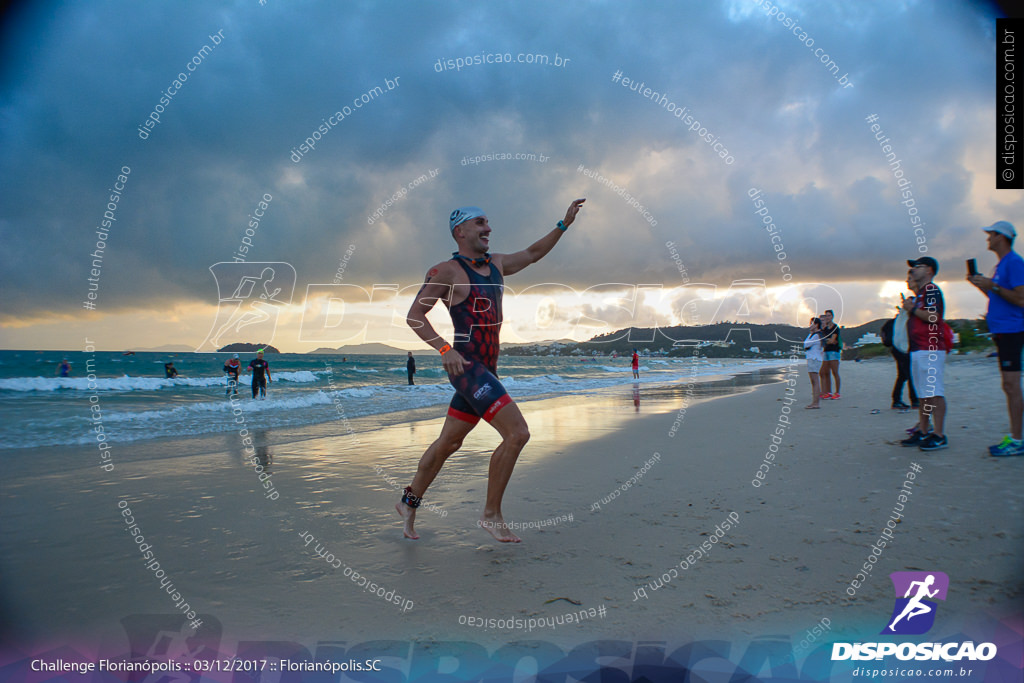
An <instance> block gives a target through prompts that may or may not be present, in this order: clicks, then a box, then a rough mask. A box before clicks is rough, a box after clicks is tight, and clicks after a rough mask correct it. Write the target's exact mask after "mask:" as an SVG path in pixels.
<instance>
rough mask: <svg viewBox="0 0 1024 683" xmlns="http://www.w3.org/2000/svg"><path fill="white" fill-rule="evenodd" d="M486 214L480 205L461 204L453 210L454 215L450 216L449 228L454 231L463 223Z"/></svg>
mask: <svg viewBox="0 0 1024 683" xmlns="http://www.w3.org/2000/svg"><path fill="white" fill-rule="evenodd" d="M486 215H487V214H486V213H484V210H483V209H481V208H480V207H479V206H461V207H459V208H458V209H455V210H454V211H452V215H451V216H449V217H448V230H449V231H451V232H454V231H455V228H457V227H458V226H459V225H460V224H461V223H465V222H466V221H468V220H470V219H471V218H479V217H480V216H486Z"/></svg>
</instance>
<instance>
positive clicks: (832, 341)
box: [821, 308, 843, 399]
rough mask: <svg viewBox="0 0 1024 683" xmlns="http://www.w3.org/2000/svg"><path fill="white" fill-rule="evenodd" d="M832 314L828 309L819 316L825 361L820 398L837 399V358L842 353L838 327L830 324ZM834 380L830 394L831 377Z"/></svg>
mask: <svg viewBox="0 0 1024 683" xmlns="http://www.w3.org/2000/svg"><path fill="white" fill-rule="evenodd" d="M833 316H834V314H833V313H832V309H831V308H830V309H828V310H827V311H825V312H824V313H822V314H821V339H822V347H823V348H824V351H825V360H824V361H822V363H821V397H822V398H829V399H838V398H839V358H840V356H842V353H843V339H842V337H841V336H840V334H839V326H838V325H836V324H835V323H833V322H832V318H833ZM833 376H835V378H836V390H835V393H832V377H833Z"/></svg>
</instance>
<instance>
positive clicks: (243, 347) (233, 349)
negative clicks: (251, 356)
mask: <svg viewBox="0 0 1024 683" xmlns="http://www.w3.org/2000/svg"><path fill="white" fill-rule="evenodd" d="M260 349H263V352H264V353H281V352H280V351H278V350H277V349H276V348H274V347H273V346H271V345H270V344H250V343H249V342H235V343H234V344H228V345H227V346H222V347H221V348H219V349H217V352H218V353H222V352H230V353H256V352H257V351H259V350H260Z"/></svg>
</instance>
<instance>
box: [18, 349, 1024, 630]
mask: <svg viewBox="0 0 1024 683" xmlns="http://www.w3.org/2000/svg"><path fill="white" fill-rule="evenodd" d="M841 371H842V376H843V392H842V395H843V398H842V399H841V400H838V401H823V402H822V409H821V410H816V411H808V410H804V409H803V406H804V405H805V404H806V403H807V402H808V399H809V391H810V390H809V385H808V381H807V374H806V372H805V366H804V364H803V362H801V363H800V364H799V365H798V374H797V375H796V377H797V380H798V384H797V400H796V402H795V403H793V404H792V410H791V412H790V413H789V419H790V422H791V426H788V428H787V429H786V430H785V431H784V434H783V435H782V436H781V444H780V445H779V452H778V456H777V457H776V459H775V464H774V465H773V466H771V467H770V468H768V472H767V474H766V475H765V478H764V480H763V485H762V486H761V487H759V488H758V487H755V486H753V485H752V484H751V482H752V481H753V480H755V473H756V472H757V471H758V467H759V466H760V465H761V464H762V462H763V461H764V456H765V453H766V452H767V451H768V447H769V445H770V444H771V443H772V442H771V439H770V435H771V434H773V433H774V432H775V429H776V426H777V424H778V422H779V418H780V415H781V414H782V409H783V407H784V406H787V402H786V401H784V399H785V398H786V393H785V392H786V387H787V385H786V384H785V383H780V382H775V383H771V384H764V385H760V386H741V387H740V388H739V390H738V391H739V393H736V394H734V395H728V394H727V392H726V393H723V392H715V393H722V394H723V395H720V396H718V397H713V398H711V399H705V400H703V401H702V402H697V401H692V400H688V399H687V396H686V393H685V388H684V387H682V386H677V387H676V388H675V389H674V390H669V389H660V390H659V389H649V388H645V387H640V389H639V399H640V400H639V407H637V406H636V405H635V404H634V395H633V393H632V391H631V389H630V388H629V387H625V388H623V389H621V390H619V391H616V392H608V393H605V394H598V395H590V396H582V397H567V398H556V399H547V400H537V401H528V402H525V403H523V404H522V409H523V412H524V414H525V416H526V419H527V421H528V423H529V424H530V428H531V433H532V439H531V441H530V443H529V444H528V445H527V447H526V449H525V451H524V452H523V455H522V456H521V458H520V461H519V463H518V465H517V467H516V470H515V473H514V475H513V478H512V481H511V483H510V485H509V488H508V491H507V493H506V498H505V505H504V512H505V517H506V520H509V521H515V522H517V523H520V524H526V523H531V522H532V523H536V524H541V523H544V522H545V520H547V521H548V522H549V523H548V524H546V525H543V526H539V528H526V529H521V530H520V529H517V533H518V534H519V535H520V536H521V537H522V538H523V543H521V544H514V545H513V544H507V545H504V544H499V543H496V542H494V541H493V540H492V539H491V537H490V536H489V535H488V534H487V533H486V532H484V531H483V530H481V529H479V528H477V527H476V525H475V522H476V520H477V518H478V516H479V513H480V509H481V506H482V502H483V498H484V492H485V489H486V469H487V458H488V455H489V453H490V451H491V449H493V447H494V446H495V445H496V444H497V442H498V438H497V435H496V433H495V432H494V431H493V430H492V429H490V428H489V427H487V426H486V425H482V426H481V427H479V428H478V429H476V430H475V431H474V432H473V434H471V436H470V437H469V438H468V439H467V440H466V442H465V445H464V448H463V450H462V451H460V452H459V453H458V454H456V455H455V456H453V457H452V458H451V459H450V460H449V461H448V463H447V464H446V466H445V469H444V470H442V473H441V475H440V477H439V478H438V480H437V482H436V484H435V486H434V487H433V488H432V489H431V490H430V491H429V492H428V494H427V496H426V502H427V503H430V504H434V505H436V506H439V508H438V509H437V510H435V511H433V512H432V511H430V510H428V509H427V508H426V505H425V506H424V507H423V508H421V509H420V512H419V516H418V520H417V530H418V531H419V533H420V535H421V538H420V540H419V541H409V540H406V539H403V537H402V533H401V523H400V519H399V517H398V515H397V514H396V513H395V511H394V509H393V506H394V504H395V502H397V500H398V498H399V495H400V493H399V488H400V487H403V486H405V484H406V483H407V482H408V481H409V480H410V479H411V477H412V474H413V472H414V470H415V466H416V463H417V461H418V459H419V457H420V454H421V453H422V451H423V450H424V449H425V448H426V446H427V445H429V443H430V442H431V441H432V440H433V439H434V438H436V436H437V434H438V432H439V429H440V425H441V419H440V418H435V419H429V420H423V421H417V422H411V423H410V422H407V423H401V424H393V425H390V426H387V427H382V428H380V429H377V430H372V431H357V432H356V433H355V434H346V433H345V432H344V430H342V429H341V428H340V425H341V422H338V423H333V428H331V429H323V428H320V429H317V430H312V429H306V430H293V431H292V432H287V433H286V432H285V430H279V431H276V432H266V433H260V434H258V436H257V443H259V444H264V445H263V446H261V457H262V458H263V460H264V462H269V468H268V471H269V472H271V473H272V485H273V487H274V490H276V491H277V492H278V493H279V497H277V498H276V500H275V499H270V498H268V497H267V494H268V491H267V490H266V489H265V488H264V487H263V486H262V485H261V483H260V481H259V480H258V477H257V473H256V472H255V471H254V468H253V466H252V465H251V464H250V463H249V461H248V459H247V458H246V456H245V454H244V453H243V451H242V444H241V439H240V437H239V435H238V434H237V433H228V434H219V435H214V436H203V437H193V438H187V437H183V438H182V439H179V440H164V441H160V442H136V443H133V444H128V445H125V446H123V447H118V448H116V449H115V456H114V457H115V463H116V466H115V469H114V471H112V472H110V473H106V472H103V471H102V470H100V469H99V467H98V466H97V465H98V462H99V460H98V457H97V455H96V452H95V449H88V448H79V449H33V450H32V451H19V452H9V453H8V454H7V455H6V461H7V462H8V463H9V466H8V468H7V473H6V477H5V481H4V487H3V489H4V495H3V497H2V499H0V500H2V502H0V517H2V518H3V519H4V524H3V530H2V532H0V557H2V558H3V560H2V571H3V577H4V581H3V585H4V600H5V602H6V603H7V606H8V607H7V610H6V612H7V616H8V620H9V621H11V622H12V623H14V624H15V626H16V631H17V633H18V635H19V636H21V637H23V638H25V639H26V640H28V641H31V642H56V641H57V640H59V639H71V640H72V642H77V643H86V642H92V640H94V639H99V638H114V637H116V636H117V634H118V633H121V620H122V619H123V618H125V617H127V616H128V615H136V614H175V613H179V612H180V609H178V608H177V607H176V606H175V603H174V602H172V599H171V598H170V597H169V596H168V594H167V593H166V592H165V590H164V589H163V588H161V584H160V580H159V579H158V578H157V577H156V576H155V574H154V572H153V570H151V569H147V568H146V562H145V561H144V560H143V558H142V556H141V555H140V553H139V551H138V550H137V549H136V545H135V544H134V543H133V542H132V537H131V535H130V534H129V533H128V532H127V531H126V529H127V527H126V525H125V523H124V521H123V519H124V518H123V517H122V508H121V507H119V506H118V501H121V500H123V501H124V504H126V505H127V506H128V507H129V508H130V509H131V511H132V514H133V518H134V519H135V520H136V523H137V525H138V527H139V529H140V532H141V534H143V535H144V536H145V539H146V543H148V544H150V545H151V546H152V551H153V552H154V553H155V559H156V560H158V561H159V563H160V566H161V568H162V569H163V570H164V571H166V578H168V579H169V580H170V581H173V583H174V588H175V590H177V591H179V592H180V595H181V596H182V597H181V601H187V602H188V604H189V605H190V606H191V608H192V609H194V610H196V611H197V612H199V613H200V615H201V617H203V616H205V617H206V619H207V622H206V623H207V625H208V626H209V624H212V623H215V622H216V623H219V624H220V626H221V627H222V628H223V633H224V634H225V635H226V636H230V638H231V639H235V640H238V641H241V640H246V639H254V640H261V639H263V640H280V641H296V642H299V643H307V644H310V645H312V644H313V643H316V642H318V641H347V642H350V643H352V642H360V641H363V642H365V641H368V640H373V639H413V638H424V639H438V640H467V641H473V642H476V643H481V644H483V645H485V646H488V647H492V646H495V645H498V644H501V643H506V642H509V641H513V640H524V639H542V640H545V641H548V642H553V643H561V644H564V645H566V646H569V645H572V644H574V643H580V642H586V641H590V640H595V639H600V638H620V639H626V640H630V641H635V640H642V639H650V638H655V639H659V640H666V639H668V640H672V641H678V642H688V641H691V640H697V639H708V638H714V637H722V638H728V639H737V640H739V639H744V638H754V637H757V636H762V635H764V634H768V633H778V634H782V635H784V636H789V637H791V638H793V640H794V642H795V641H796V640H797V639H799V637H800V636H801V634H803V633H804V632H805V631H806V630H807V629H809V628H811V627H812V626H814V625H815V624H816V623H818V622H819V621H820V620H821V619H823V618H827V619H829V620H830V622H831V624H832V635H833V636H842V635H843V634H844V633H845V634H847V635H851V636H852V635H855V634H857V633H869V634H870V633H874V634H877V633H878V631H879V630H881V628H882V627H884V625H885V623H884V622H885V620H886V618H887V617H888V616H889V613H890V611H891V609H892V600H893V588H892V585H891V583H890V581H889V578H888V574H889V573H890V572H893V571H900V570H911V569H918V570H937V571H943V572H945V573H947V574H948V575H949V577H950V581H951V583H950V591H949V596H948V598H947V600H946V601H945V603H943V605H942V609H943V615H944V617H946V618H947V619H948V620H949V621H946V622H944V623H946V628H952V627H953V624H959V623H966V622H968V621H970V620H972V619H975V618H977V617H978V616H979V615H985V616H988V617H992V618H996V619H998V618H1000V617H1003V616H1005V615H1008V614H1013V613H1016V614H1020V613H1021V600H1022V590H1021V589H1022V583H1024V578H1022V577H1024V572H1022V571H1021V569H1022V564H1024V563H1022V560H1024V458H1007V459H997V458H992V457H990V456H989V455H988V453H987V446H988V445H990V444H993V443H995V442H997V441H998V440H999V439H1000V438H1001V436H1002V434H1003V433H1005V431H1006V429H1007V427H1006V423H1007V418H1006V412H1005V403H1004V399H1003V395H1002V393H1001V390H1000V387H999V378H998V370H997V367H996V365H995V362H994V361H993V360H991V359H980V358H953V359H951V360H950V362H949V363H948V364H947V371H946V387H947V397H948V401H949V414H948V418H947V429H946V431H947V433H948V435H949V440H950V447H949V448H948V449H945V450H941V451H937V452H934V453H932V454H928V453H923V452H921V451H919V450H918V449H916V448H912V449H911V448H902V447H900V446H899V445H898V440H899V439H901V438H903V436H904V429H905V428H907V427H909V426H910V425H911V424H912V423H913V422H914V421H915V419H916V414H900V413H898V412H897V411H893V410H890V409H889V403H890V399H889V394H890V391H891V386H892V380H893V378H894V375H895V367H894V364H893V363H892V362H891V361H889V360H887V359H878V360H874V361H868V362H863V363H844V364H843V365H842V369H841ZM734 384H737V385H740V384H741V385H748V384H749V382H740V383H734ZM734 388H735V387H734ZM684 407H685V412H682V413H681V412H680V409H681V408H684ZM872 409H878V410H879V412H878V413H877V414H872V413H871V411H872ZM441 412H442V411H441V410H440V409H438V410H437V411H436V414H440V413H441ZM674 423H675V430H674V436H670V435H669V433H670V431H671V430H672V429H673V424H674ZM252 426H253V425H250V427H252ZM325 432H333V435H329V436H324V435H323V434H324V433H325ZM655 454H657V457H655ZM644 463H649V468H648V469H647V471H646V472H644V473H643V475H642V476H640V477H639V478H637V479H635V480H634V483H633V484H631V485H630V486H628V487H625V488H624V489H623V488H620V487H622V486H623V484H624V483H625V482H627V481H628V480H630V478H631V477H634V475H637V473H638V472H639V471H640V469H641V468H642V467H643V466H644ZM912 463H917V464H918V465H919V466H920V472H919V473H917V475H916V478H915V479H914V481H913V482H912V488H911V491H912V493H911V494H910V495H909V497H908V501H907V503H906V505H905V509H904V510H903V512H902V517H901V521H900V523H899V524H898V525H896V529H895V531H894V532H893V541H892V542H891V543H890V544H889V545H888V546H887V547H886V548H884V550H882V552H881V554H880V556H879V557H878V560H877V564H876V565H874V570H873V572H872V573H871V575H870V576H869V577H868V578H867V579H866V581H865V582H864V584H863V585H861V586H860V587H859V589H857V590H856V595H855V597H850V596H849V595H848V593H847V592H846V589H847V587H848V586H850V582H851V580H852V579H853V578H854V576H855V575H856V574H857V572H858V571H859V568H860V567H861V565H862V564H863V563H864V562H865V561H866V559H867V557H868V556H869V555H870V554H871V549H870V546H871V544H872V543H874V542H875V541H876V540H877V539H878V538H879V535H880V534H881V531H882V529H883V528H884V527H885V523H886V521H887V520H888V519H889V518H890V514H891V513H892V510H893V507H894V505H895V504H896V503H897V502H898V501H897V495H898V494H899V491H900V489H901V488H903V487H904V481H905V480H906V479H907V472H908V469H909V468H910V467H911V464H912ZM616 489H619V491H620V493H619V494H617V495H616V496H615V497H614V498H611V495H612V492H613V491H615V490H616ZM602 499H607V502H606V503H603V504H601V505H600V509H597V507H596V506H595V503H599V502H600V501H601V500H602ZM731 513H735V515H734V517H733V519H738V523H736V524H733V526H732V528H731V529H729V530H728V531H726V532H725V533H724V534H721V537H720V539H717V538H716V540H717V541H718V542H717V543H716V544H715V545H712V546H710V548H711V549H710V552H707V553H705V554H704V556H703V557H701V558H699V559H697V560H696V561H695V562H693V563H692V565H689V566H688V568H687V569H685V570H680V571H678V576H676V577H671V580H670V581H668V582H667V583H666V584H665V585H663V586H662V587H660V588H658V589H657V590H654V589H652V588H650V587H647V588H646V595H647V597H646V598H645V597H642V596H641V595H639V594H638V593H637V592H636V591H637V590H638V589H639V588H641V587H645V586H649V584H650V582H653V581H656V580H657V578H658V577H661V576H663V575H664V574H665V573H666V572H669V570H670V569H671V568H673V567H676V568H678V566H679V563H680V562H681V561H685V560H686V558H687V556H688V555H691V554H692V552H693V549H694V548H696V547H698V546H700V544H701V543H702V542H704V541H707V540H709V539H710V538H711V535H713V534H714V533H715V529H716V525H720V524H722V522H723V521H725V520H727V519H728V516H729V515H730V514H731ZM568 515H571V516H572V519H571V521H570V520H568V519H564V518H563V516H568ZM556 518H559V520H558V521H557V523H552V522H551V520H554V519H556ZM309 538H313V539H315V540H313V541H311V542H310V543H309V545H307V544H306V539H309ZM318 547H319V548H320V549H321V551H322V553H324V554H326V553H327V552H330V553H331V554H332V555H333V556H335V557H336V558H337V560H336V563H337V564H343V565H344V566H347V567H349V568H351V569H352V570H354V571H357V572H359V574H361V575H363V576H366V577H368V578H369V580H370V581H373V582H374V583H376V584H378V585H380V586H383V587H384V588H385V589H386V591H393V592H394V594H397V595H399V596H401V597H400V602H401V603H402V604H399V605H396V604H394V603H393V602H387V601H386V600H385V599H384V598H381V597H377V596H376V595H373V594H371V593H370V592H367V591H365V590H363V589H362V588H361V587H360V586H359V585H357V584H356V583H354V582H353V580H352V578H351V576H346V575H345V571H344V569H336V568H334V567H333V566H331V564H329V563H328V561H327V560H325V559H324V558H322V557H320V556H318V554H317V552H315V551H316V549H317V548H318ZM558 598H566V600H559V599H558ZM552 600H554V602H551V601H552ZM570 600H571V601H573V602H570ZM408 601H412V604H411V605H410V604H409V603H408ZM575 603H579V605H577V604H575ZM403 604H404V605H405V606H406V607H407V611H405V612H403V611H402V605H403ZM602 607H603V608H604V614H603V616H595V617H593V618H589V619H587V620H584V621H582V622H581V623H579V624H563V625H559V626H557V627H556V628H551V627H536V628H534V629H532V630H531V631H527V630H526V629H525V628H514V627H513V628H496V627H493V626H492V627H489V628H478V627H474V626H470V625H469V623H468V621H469V618H470V617H473V618H474V619H482V620H487V619H495V620H498V619H507V618H510V617H511V618H516V619H524V620H526V619H530V618H534V619H538V618H541V617H554V616H557V615H564V614H567V613H570V612H572V613H579V611H580V610H589V609H590V608H594V609H599V608H602ZM954 617H955V618H954ZM214 620H215V621H214Z"/></svg>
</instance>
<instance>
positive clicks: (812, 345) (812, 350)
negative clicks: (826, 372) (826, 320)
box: [804, 318, 825, 410]
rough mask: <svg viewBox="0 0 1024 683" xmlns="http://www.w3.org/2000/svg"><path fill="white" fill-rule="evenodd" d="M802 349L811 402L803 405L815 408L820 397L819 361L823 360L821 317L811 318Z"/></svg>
mask: <svg viewBox="0 0 1024 683" xmlns="http://www.w3.org/2000/svg"><path fill="white" fill-rule="evenodd" d="M804 351H805V352H806V353H807V374H808V375H809V376H810V378H811V402H810V404H809V405H806V406H804V408H807V409H809V410H816V409H818V408H820V407H821V406H819V405H818V400H819V399H820V398H821V376H820V375H819V374H818V373H820V372H821V363H822V361H823V360H825V350H824V349H823V348H822V346H821V319H819V318H811V325H810V327H808V328H807V338H806V339H804Z"/></svg>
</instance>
